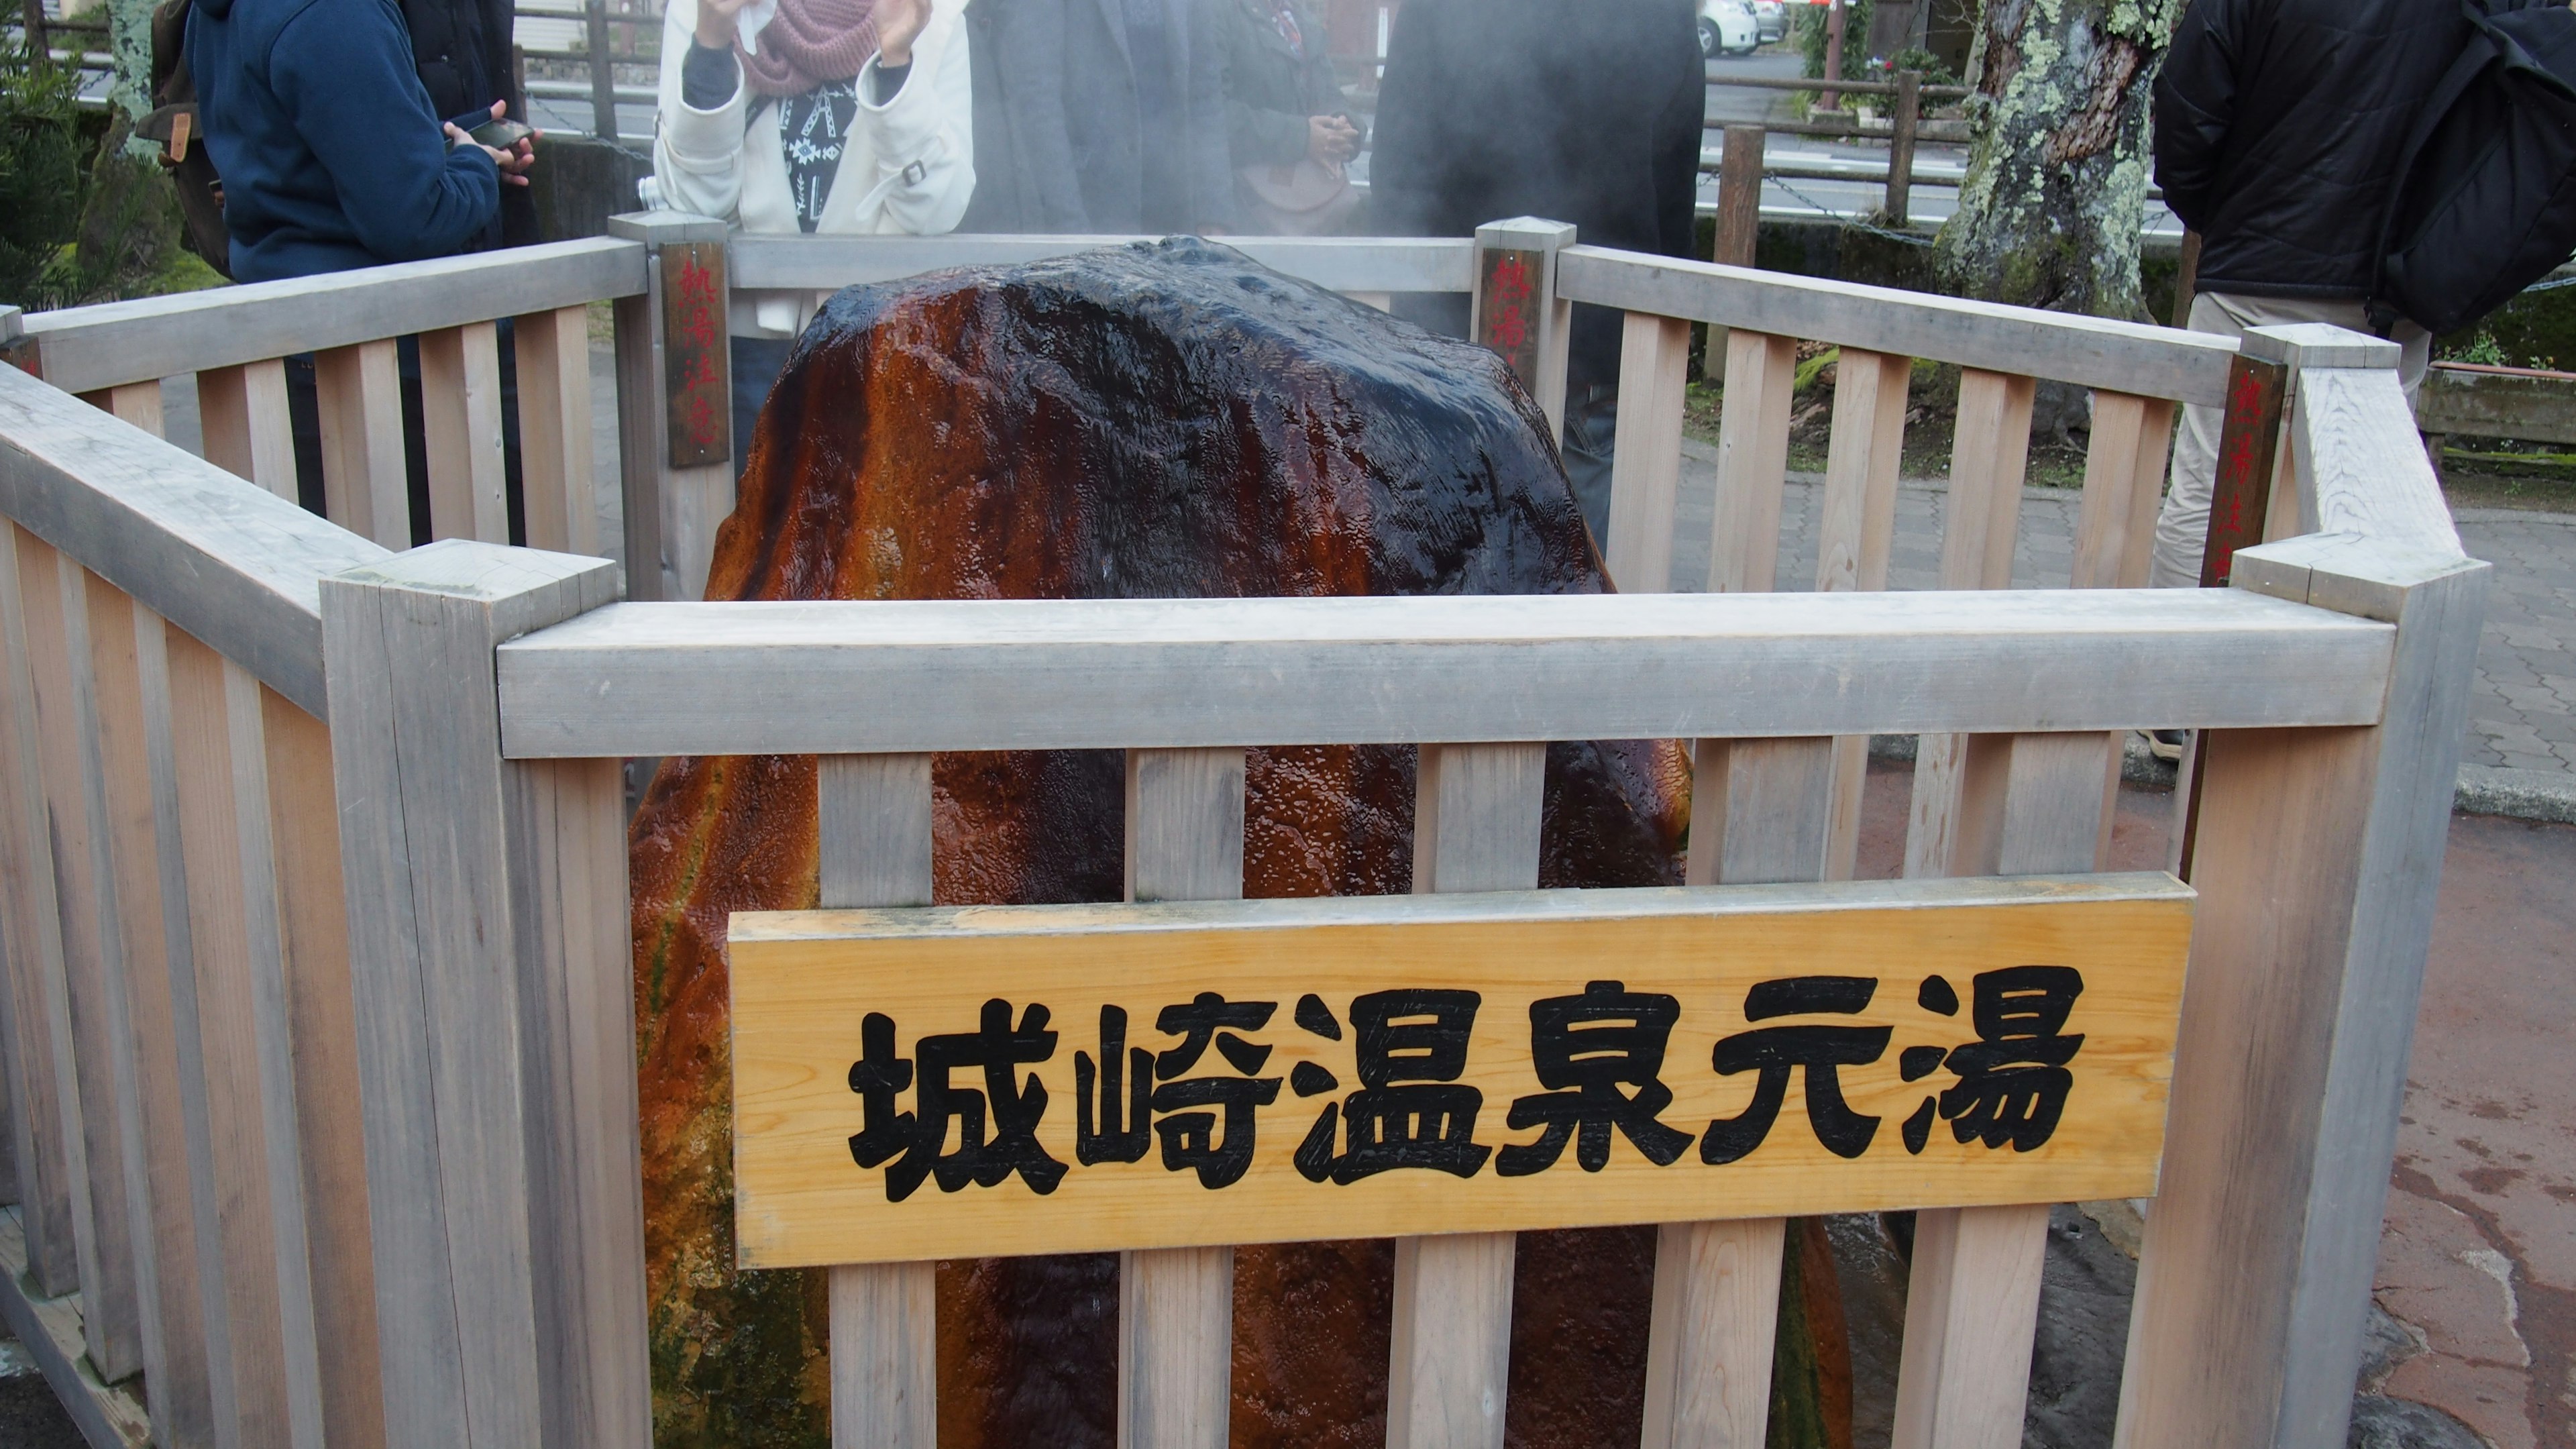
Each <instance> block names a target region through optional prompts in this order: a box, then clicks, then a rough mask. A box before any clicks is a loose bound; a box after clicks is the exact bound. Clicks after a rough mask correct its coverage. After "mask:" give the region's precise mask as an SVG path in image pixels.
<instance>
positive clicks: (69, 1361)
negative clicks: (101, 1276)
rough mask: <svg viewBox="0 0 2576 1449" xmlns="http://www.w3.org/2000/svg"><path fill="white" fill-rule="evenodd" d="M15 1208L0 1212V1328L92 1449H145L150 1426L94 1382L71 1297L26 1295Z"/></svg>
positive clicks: (120, 1395)
mask: <svg viewBox="0 0 2576 1449" xmlns="http://www.w3.org/2000/svg"><path fill="white" fill-rule="evenodd" d="M18 1212H19V1210H18V1209H16V1208H0V1328H5V1329H7V1330H8V1332H9V1333H10V1334H11V1335H13V1336H14V1337H16V1338H17V1340H18V1342H19V1344H20V1345H21V1347H22V1348H23V1350H24V1352H25V1353H26V1355H27V1357H28V1358H30V1359H32V1360H34V1361H35V1365H36V1370H37V1372H39V1373H42V1374H43V1375H44V1376H45V1384H46V1386H47V1387H49V1388H51V1389H52V1390H53V1391H54V1397H55V1398H56V1399H57V1400H58V1401H60V1402H61V1404H62V1406H63V1412H64V1414H65V1415H66V1416H67V1417H68V1418H69V1419H70V1420H71V1422H72V1427H74V1428H76V1429H78V1430H79V1431H80V1435H81V1438H82V1439H83V1440H84V1441H85V1442H87V1443H88V1444H89V1445H90V1449H144V1446H145V1445H146V1444H150V1443H153V1442H155V1441H154V1439H153V1431H154V1429H155V1428H156V1427H157V1425H156V1424H155V1423H154V1421H152V1420H150V1419H147V1418H146V1417H145V1416H144V1413H143V1406H142V1405H141V1404H138V1403H136V1402H135V1401H134V1396H133V1395H132V1394H129V1393H127V1392H126V1391H125V1390H124V1389H122V1388H112V1387H110V1386H108V1385H106V1384H102V1383H100V1382H99V1380H98V1373H97V1371H96V1370H95V1369H93V1368H91V1367H90V1363H89V1360H88V1359H86V1358H84V1357H83V1356H82V1353H81V1342H82V1328H81V1316H80V1305H79V1303H78V1302H77V1301H75V1300H73V1299H70V1298H35V1297H30V1296H28V1292H27V1289H26V1287H25V1284H26V1282H27V1277H26V1274H27V1271H28V1270H27V1243H26V1238H25V1235H24V1232H23V1230H22V1228H21V1225H20V1223H19V1220H18Z"/></svg>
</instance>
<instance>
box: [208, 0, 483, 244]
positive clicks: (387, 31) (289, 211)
mask: <svg viewBox="0 0 2576 1449" xmlns="http://www.w3.org/2000/svg"><path fill="white" fill-rule="evenodd" d="M187 52H188V69H189V72H190V74H192V75H193V76H194V77H195V78H196V83H197V117H198V124H199V126H200V127H201V128H202V130H203V132H204V136H205V145H206V150H207V153H208V154H209V155H211V156H212V157H213V158H214V162H215V165H216V167H217V169H218V170H220V171H221V172H222V174H223V178H224V221H225V224H226V226H227V227H228V228H229V229H230V231H231V233H232V266H233V276H234V277H235V278H237V279H238V280H241V281H244V282H266V281H274V280H277V279H280V278H285V277H304V276H311V275H313V274H315V273H317V272H341V271H347V270H349V269H351V268H354V267H370V266H376V265H378V264H380V263H384V262H407V261H416V260H419V259H422V258H425V257H437V256H446V255H450V254H452V253H455V252H459V251H462V250H464V249H465V248H466V247H467V246H469V245H471V244H472V242H473V241H474V239H475V238H476V237H478V236H480V235H481V234H482V233H483V231H484V229H485V228H486V227H488V226H490V225H491V223H492V219H493V217H494V216H495V215H496V214H497V213H498V210H499V207H500V196H501V191H502V190H503V187H502V185H501V182H502V180H503V179H504V176H505V174H506V175H507V176H508V177H509V178H510V179H512V180H515V181H518V182H519V183H520V184H521V185H524V184H525V177H524V176H522V175H519V174H518V173H521V172H524V171H525V170H526V167H527V162H526V159H525V157H524V155H523V154H519V153H502V152H496V151H492V150H490V149H488V148H486V147H482V146H477V145H474V144H472V143H471V142H467V141H464V140H463V137H462V133H461V132H459V131H457V130H456V129H455V128H454V127H453V126H445V127H443V126H442V125H441V122H442V120H444V119H445V118H444V117H442V116H441V115H440V113H439V112H438V111H437V110H436V109H434V108H433V107H432V106H431V104H430V99H429V93H428V91H427V90H426V89H424V88H423V87H422V86H421V83H420V78H419V77H418V76H417V75H416V74H414V73H413V70H412V57H411V42H410V38H409V35H408V33H407V32H406V31H405V29H404V27H403V20H402V16H401V14H400V13H399V12H398V11H397V10H396V9H395V8H394V6H393V5H392V3H391V0H329V3H324V0H196V4H195V6H194V7H193V10H192V13H191V14H190V16H189V20H188V31H187Z"/></svg>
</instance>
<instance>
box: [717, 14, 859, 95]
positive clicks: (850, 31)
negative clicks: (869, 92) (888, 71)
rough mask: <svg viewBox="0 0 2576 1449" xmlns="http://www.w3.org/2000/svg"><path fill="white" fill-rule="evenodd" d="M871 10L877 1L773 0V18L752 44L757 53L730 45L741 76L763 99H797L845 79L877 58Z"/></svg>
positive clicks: (737, 44) (736, 45)
mask: <svg viewBox="0 0 2576 1449" xmlns="http://www.w3.org/2000/svg"><path fill="white" fill-rule="evenodd" d="M875 10H876V0H778V14H777V15H776V16H775V17H774V18H772V19H771V20H770V22H769V23H768V24H767V25H765V26H762V27H761V30H760V34H759V36H758V37H757V38H756V39H755V40H754V42H753V43H754V44H756V45H758V46H759V47H760V53H759V54H757V55H754V54H751V53H750V52H747V51H745V50H743V48H742V45H741V42H739V41H737V42H735V44H734V51H735V53H736V54H737V55H739V56H740V57H741V59H742V73H743V75H744V76H745V77H746V78H747V79H749V80H750V82H751V88H752V90H754V91H755V92H757V93H759V94H761V95H764V96H801V95H803V94H805V93H806V92H807V91H810V90H812V89H814V88H815V87H816V86H819V85H824V84H827V83H829V82H831V81H838V80H848V79H849V78H850V77H852V76H854V75H857V74H858V73H859V67H861V66H863V65H866V64H867V63H868V57H869V56H872V55H874V54H876V53H877V23H876V18H875V15H874V11H875Z"/></svg>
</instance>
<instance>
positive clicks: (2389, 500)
mask: <svg viewBox="0 0 2576 1449" xmlns="http://www.w3.org/2000/svg"><path fill="white" fill-rule="evenodd" d="M2404 406H2405V392H2404V390H2403V389H2402V388H2400V387H2399V386H2398V383H2397V374H2396V372H2395V371H2394V370H2393V369H2388V368H2316V367H2311V368H2306V369H2303V370H2302V371H2301V372H2300V373H2299V381H2298V395H2297V397H2296V398H2295V399H2294V401H2293V403H2292V422H2291V427H2292V429H2293V436H2294V437H2295V438H2296V439H2297V442H2298V447H2297V448H2296V449H2294V451H2293V456H2294V457H2295V458H2296V459H2297V460H2298V468H2299V500H2300V508H2299V525H2300V529H2301V531H2302V532H2307V533H2357V534H2360V535H2362V536H2364V537H2367V538H2372V539H2377V540H2381V541H2384V542H2387V543H2391V544H2396V545H2400V546H2403V547H2407V548H2415V549H2421V550H2424V551H2425V552H2427V553H2429V554H2435V555H2440V556H2445V557H2456V556H2458V554H2459V552H2460V534H2459V530H2458V529H2456V528H2454V527H2453V526H2452V524H2451V510H2450V508H2449V506H2448V505H2447V504H2445V503H2444V502H2443V501H2442V487H2441V481H2440V480H2439V479H2437V478H2435V477H2434V476H2433V465H2432V463H2431V462H2430V461H2429V460H2428V459H2427V458H2426V457H2425V456H2424V450H2423V448H2422V447H2421V446H2420V445H2417V444H2416V443H2415V442H2414V438H2415V432H2414V424H2413V423H2412V422H2411V421H2409V419H2408V417H2407V415H2406V413H2405V412H2404V411H2403V409H2404ZM2392 409H2395V410H2396V411H2394V412H2392V411H2391V410H2392ZM2401 440H2402V441H2403V442H2404V446H2400V443H2401Z"/></svg>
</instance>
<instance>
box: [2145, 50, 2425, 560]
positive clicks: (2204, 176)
mask: <svg viewBox="0 0 2576 1449" xmlns="http://www.w3.org/2000/svg"><path fill="white" fill-rule="evenodd" d="M2469 35H2470V31H2469V25H2468V21H2467V20H2466V19H2465V18H2464V17H2463V16H2462V15H2461V13H2460V7H2459V6H2458V5H2457V4H2456V3H2454V0H2193V3H2192V6H2191V8H2190V10H2188V11H2186V12H2185V13H2184V15H2183V18H2182V23H2181V24H2180V25H2179V26H2178V27H2177V28H2176V29H2175V31H2174V39H2173V48H2172V50H2171V51H2170V52H2169V53H2168V54H2167V56H2166V58H2165V66H2164V72H2163V74H2162V75H2161V76H2160V77H2158V79H2157V81H2156V133H2155V147H2156V182H2157V184H2158V185H2160V186H2162V187H2163V188H2164V193H2165V204H2166V205H2167V206H2170V207H2172V208H2173V212H2174V214H2175V215H2176V216H2179V217H2181V218H2182V220H2183V224H2184V225H2186V226H2188V227H2190V228H2191V229H2192V230H2194V231H2196V232H2198V233H2200V236H2201V254H2200V276H2199V292H2198V295H2197V296H2196V297H2195V298H2194V299H2193V301H2192V308H2191V328H2192V330H2193V331H2195V332H2215V333H2220V334H2223V335H2227V336H2242V335H2243V333H2244V331H2245V329H2247V328H2250V327H2264V326H2270V325H2274V324H2278V323H2288V322H2328V323H2332V324H2334V325H2336V326H2339V327H2350V328H2353V329H2355V330H2356V331H2363V332H2367V331H2370V330H2371V327H2370V323H2369V321H2368V319H2367V318H2366V317H2365V315H2364V310H2363V308H2364V303H2365V301H2366V300H2367V298H2368V297H2369V294H2370V290H2371V287H2372V285H2373V283H2374V282H2375V281H2376V280H2377V276H2378V264H2379V256H2378V244H2379V236H2380V229H2381V222H2382V220H2383V219H2384V218H2385V216H2386V214H2387V209H2388V202H2389V198H2390V195H2391V193H2392V191H2393V190H2394V188H2395V185H2396V181H2397V166H2398V161H2399V152H2400V151H2401V150H2402V149H2403V148H2404V146H2405V144H2406V136H2407V131H2408V128H2409V127H2410V126H2412V125H2413V124H2414V122H2415V120H2416V114H2417V111H2418V109H2419V108H2420V107H2421V106H2422V105H2423V104H2424V102H2425V101H2426V100H2427V99H2428V98H2429V97H2430V96H2431V94H2432V91H2433V88H2434V87H2435V86H2436V85H2437V84H2438V83H2439V82H2440V81H2441V79H2442V75H2443V72H2445V71H2446V70H2448V69H2449V68H2450V65H2451V62H2452V61H2453V60H2454V59H2456V58H2457V57H2458V56H2459V54H2460V51H2461V49H2462V47H2464V46H2466V45H2467V44H2468V41H2469ZM2392 335H2393V337H2394V340H2396V341H2397V342H2399V343H2400V344H2402V345H2403V346H2404V348H2405V362H2404V370H2403V373H2402V376H2403V378H2404V380H2405V383H2406V390H2407V394H2408V396H2410V397H2411V396H2413V395H2414V391H2415V387H2416V385H2417V384H2418V383H2420V382H2421V381H2422V380H2423V377H2424V371H2425V368H2426V366H2427V364H2428V362H2429V359H2430V356H2431V348H2432V339H2431V338H2430V337H2428V336H2426V335H2425V333H2424V330H2423V329H2422V328H2420V327H2417V326H2415V325H2414V324H2413V323H2411V322H2402V321H2401V322H2400V323H2398V324H2397V327H2396V329H2395V331H2394V333H2393V334H2392ZM2221 417H2222V415H2221V412H2220V410H2219V409H2217V408H2207V407H2193V408H2186V409H2184V410H2183V425H2182V431H2181V436H2180V437H2179V438H2177V439H2176V441H2175V445H2174V458H2173V477H2172V483H2171V487H2170V489H2169V491H2168V492H2167V494H2166V496H2165V506H2164V512H2163V514H2162V516H2161V517H2159V518H2158V519H2157V522H2156V555H2155V577H2154V581H2155V583H2156V584H2157V585H2158V586H2159V587H2164V588H2190V587H2194V586H2197V585H2198V584H2199V583H2200V565H2201V551H2202V549H2203V548H2204V546H2205V545H2206V543H2207V540H2208V534H2209V502H2210V493H2211V490H2212V487H2213V485H2214V484H2215V482H2216V478H2217V472H2218V430H2219V424H2220V422H2221Z"/></svg>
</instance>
